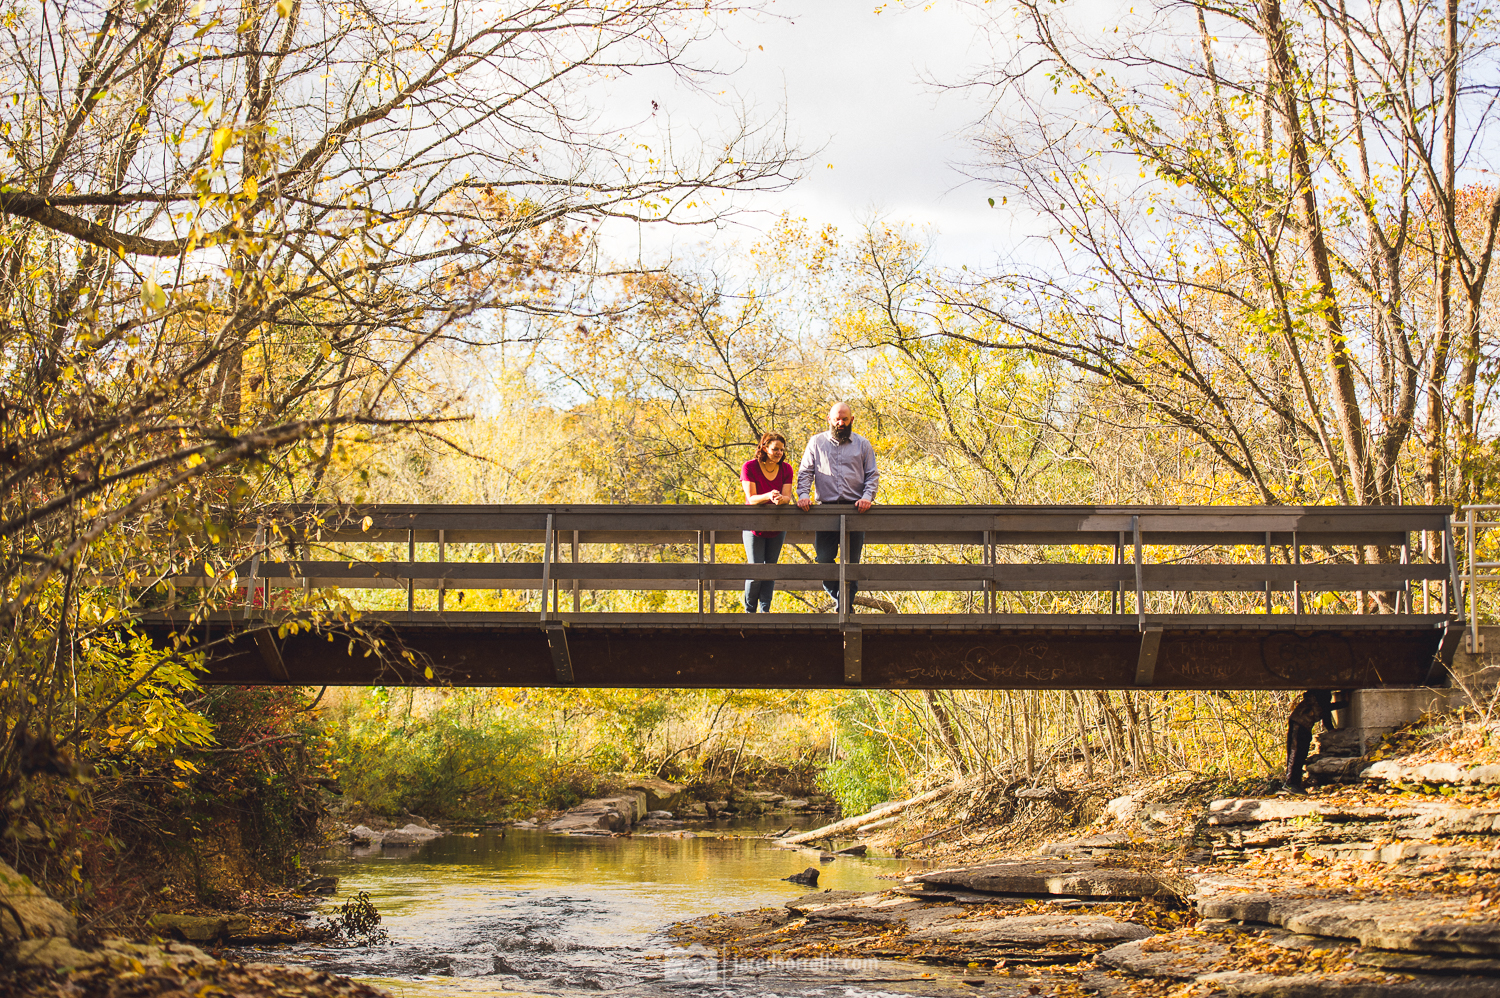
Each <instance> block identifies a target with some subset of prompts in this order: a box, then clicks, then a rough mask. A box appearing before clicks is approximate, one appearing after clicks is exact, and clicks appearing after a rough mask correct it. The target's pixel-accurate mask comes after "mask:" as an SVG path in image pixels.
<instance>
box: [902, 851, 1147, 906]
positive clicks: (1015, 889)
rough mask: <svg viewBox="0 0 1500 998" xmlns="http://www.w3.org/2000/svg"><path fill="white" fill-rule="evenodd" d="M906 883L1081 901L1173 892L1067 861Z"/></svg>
mask: <svg viewBox="0 0 1500 998" xmlns="http://www.w3.org/2000/svg"><path fill="white" fill-rule="evenodd" d="M906 882H907V883H908V884H912V883H920V884H926V885H928V886H929V887H931V886H936V887H938V888H945V887H957V888H961V889H964V890H971V891H982V892H985V893H989V894H1066V895H1068V896H1070V897H1078V898H1097V897H1128V898H1141V897H1155V896H1157V895H1161V894H1170V893H1172V892H1171V891H1170V890H1168V889H1167V887H1166V886H1165V885H1164V884H1162V882H1161V881H1160V880H1158V879H1157V878H1155V877H1153V876H1152V875H1151V874H1149V873H1142V872H1140V871H1138V870H1130V869H1126V868H1124V867H1108V866H1095V865H1094V864H1092V863H1086V862H1073V861H1067V860H1052V861H1046V860H1043V861H1037V862H1020V863H988V864H985V865H983V866H966V867H961V868H959V869H955V870H934V871H931V872H928V873H919V874H917V875H916V876H912V877H907V878H906Z"/></svg>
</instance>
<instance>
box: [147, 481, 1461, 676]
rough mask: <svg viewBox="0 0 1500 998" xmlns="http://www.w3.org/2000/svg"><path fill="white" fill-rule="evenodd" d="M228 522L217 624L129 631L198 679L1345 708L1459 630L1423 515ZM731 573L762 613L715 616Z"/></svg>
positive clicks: (342, 513) (1197, 510) (596, 510)
mask: <svg viewBox="0 0 1500 998" xmlns="http://www.w3.org/2000/svg"><path fill="white" fill-rule="evenodd" d="M235 530H237V531H238V536H239V537H240V538H241V540H242V541H248V542H249V543H248V545H246V547H248V549H249V550H250V551H251V554H250V557H249V558H247V559H245V560H242V561H240V562H239V563H238V564H236V565H235V566H234V567H233V577H232V580H231V581H230V582H229V583H228V585H231V586H232V587H233V592H234V593H235V594H236V598H235V599H234V600H233V601H232V602H233V605H228V606H225V605H224V602H223V601H222V600H220V601H219V602H217V603H216V602H214V601H213V600H212V599H208V598H205V596H204V594H205V593H207V592H209V591H211V589H212V587H214V586H218V587H220V588H219V592H220V593H221V594H222V593H223V592H224V591H225V589H224V587H225V586H226V581H225V576H226V573H225V572H223V571H222V570H221V571H219V572H217V573H213V574H210V573H209V572H207V571H206V570H200V571H199V572H198V573H197V574H185V575H180V576H177V577H174V578H173V579H171V580H169V581H170V590H171V592H172V599H171V601H170V602H169V603H167V604H165V605H162V606H160V607H158V608H157V609H155V610H153V611H152V612H151V613H149V614H148V615H147V616H146V619H145V622H144V626H145V628H146V630H147V632H148V633H149V634H150V635H151V636H152V638H153V639H154V640H156V641H158V642H161V643H166V642H170V641H174V640H176V641H177V642H179V646H185V647H190V648H197V649H200V650H202V651H203V652H204V653H205V654H206V656H207V662H208V667H209V673H208V675H207V677H206V678H205V681H206V682H209V683H219V684H276V683H282V684H288V683H289V684H297V685H325V684H329V685H340V684H343V685H369V684H386V685H389V684H414V685H420V684H427V685H431V684H451V685H463V686H538V687H540V686H587V687H684V688H691V687H700V688H721V687H762V688H804V689H813V688H833V687H844V686H855V687H867V688H889V689H924V688H941V689H1069V688H1075V689H1109V688H1115V689H1119V688H1150V689H1216V690H1230V689H1298V690H1306V689H1351V688H1371V687H1381V686H1411V685H1425V684H1430V683H1435V682H1439V681H1441V677H1442V671H1443V667H1444V666H1445V665H1446V664H1448V663H1449V662H1451V659H1452V655H1453V652H1454V649H1455V648H1456V646H1457V644H1458V642H1459V641H1460V640H1462V637H1463V622H1462V620H1461V608H1462V602H1463V601H1462V588H1461V587H1462V580H1461V578H1460V571H1459V567H1458V561H1457V558H1456V557H1455V553H1454V543H1453V529H1452V510H1451V508H1450V507H1446V506H1443V507H1437V506H1420V507H1418V506H1407V507H1329V506H1316V507H1280V506H1275V507H1273V506H1256V507H1246V506H1209V507H1187V506H1110V507H1105V506H1052V507H1034V506H1027V507H1018V506H883V507H882V506H877V507H874V508H872V509H870V510H869V511H867V512H863V513H861V512H857V511H856V510H855V509H854V508H853V507H845V506H814V507H813V508H812V509H811V510H808V511H806V512H803V511H801V510H799V509H797V508H796V507H795V506H787V507H746V506H689V505H674V506H603V505H588V506H582V505H577V506H568V505H552V506H541V505H537V506H441V505H370V506H339V507H327V506H280V507H275V508H270V509H264V510H260V511H258V512H257V516H256V517H255V518H254V519H252V520H250V521H247V522H243V523H242V524H241V525H240V526H238V527H236V528H235ZM746 530H776V531H782V530H784V531H786V533H787V537H786V546H785V548H784V549H783V552H782V555H781V561H780V563H779V564H774V565H746V564H744V563H743V560H744V547H743V543H742V532H743V531H746ZM817 531H831V532H836V533H837V534H839V535H840V536H842V537H847V536H848V535H849V534H850V533H853V532H861V533H863V535H864V542H865V546H864V555H863V560H862V563H860V564H851V563H849V562H848V561H847V560H843V559H842V557H841V560H840V561H838V562H837V563H832V564H817V563H815V562H814V560H813V554H812V541H813V537H814V533H815V532H817ZM847 548H848V545H847V544H844V545H841V547H840V551H841V552H843V551H846V550H847ZM746 579H763V580H774V581H775V583H776V588H777V595H776V604H775V609H776V610H777V611H778V612H773V613H768V614H747V613H744V612H743V611H742V610H741V600H740V591H741V590H742V588H743V586H744V584H745V580H746ZM824 580H835V581H838V582H840V583H845V584H847V583H850V582H856V583H857V584H858V587H859V591H860V593H861V596H862V597H863V596H864V595H865V594H868V595H869V596H871V597H875V599H873V600H869V601H866V600H864V599H861V600H860V603H865V602H868V603H869V605H860V603H856V604H854V605H851V604H850V603H849V601H848V599H847V592H848V590H847V587H846V588H843V589H841V593H842V594H843V595H844V597H845V598H843V599H841V600H840V602H839V603H838V604H836V605H835V604H834V603H833V601H832V600H830V599H828V597H827V596H825V595H824V592H823V582H824ZM293 607H295V609H294V608H293ZM309 607H323V609H322V610H317V609H313V610H309V609H308V608H309ZM210 608H212V609H210ZM351 608H352V609H353V610H354V611H356V615H355V616H353V617H351V616H350V615H349V611H350V609H351ZM886 611H894V612H886Z"/></svg>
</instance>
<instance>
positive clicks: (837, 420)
mask: <svg viewBox="0 0 1500 998" xmlns="http://www.w3.org/2000/svg"><path fill="white" fill-rule="evenodd" d="M853 429H854V410H853V409H851V408H849V403H848V402H835V403H833V408H831V409H829V410H828V432H829V433H832V434H833V437H834V439H835V440H838V441H840V442H842V441H845V440H848V439H849V435H850V433H852V432H853Z"/></svg>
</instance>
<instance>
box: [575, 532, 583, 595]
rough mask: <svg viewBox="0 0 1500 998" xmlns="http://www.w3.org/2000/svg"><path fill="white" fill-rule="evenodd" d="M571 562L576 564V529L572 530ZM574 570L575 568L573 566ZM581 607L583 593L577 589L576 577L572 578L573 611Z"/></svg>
mask: <svg viewBox="0 0 1500 998" xmlns="http://www.w3.org/2000/svg"><path fill="white" fill-rule="evenodd" d="M573 564H574V565H575V566H576V565H577V564H578V531H576V530H575V531H573ZM574 571H575V572H576V571H577V569H576V567H575V569H574ZM582 609H583V593H582V592H580V591H579V589H578V579H577V577H576V575H575V577H574V579H573V612H574V613H578V612H580V611H581V610H582Z"/></svg>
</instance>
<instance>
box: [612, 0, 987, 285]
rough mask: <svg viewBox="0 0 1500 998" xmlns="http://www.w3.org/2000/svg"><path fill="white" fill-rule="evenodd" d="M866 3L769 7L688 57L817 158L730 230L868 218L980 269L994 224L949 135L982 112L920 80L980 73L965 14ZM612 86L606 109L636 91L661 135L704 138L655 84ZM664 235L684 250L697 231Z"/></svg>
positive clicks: (704, 125) (950, 260) (674, 90)
mask: <svg viewBox="0 0 1500 998" xmlns="http://www.w3.org/2000/svg"><path fill="white" fill-rule="evenodd" d="M876 6H877V0H773V2H772V3H771V4H770V7H769V10H770V11H771V13H772V14H773V15H775V16H773V17H761V18H751V17H748V16H740V17H734V18H730V19H729V20H728V21H727V22H726V24H725V27H726V29H727V30H726V32H725V35H726V37H725V38H723V39H719V40H715V41H712V42H709V43H706V44H705V46H704V48H701V49H699V50H698V55H699V57H700V59H702V58H703V57H704V56H713V57H717V59H718V62H719V65H720V66H721V67H723V68H725V69H730V68H734V72H732V73H731V74H729V75H728V76H727V77H725V78H724V80H723V83H724V86H725V88H726V89H727V90H728V91H729V92H730V95H731V97H732V96H733V95H736V94H737V95H738V96H739V97H740V98H742V99H743V100H744V101H745V102H747V103H749V104H751V105H752V106H754V107H755V108H757V109H758V110H759V112H760V113H761V115H762V116H766V115H769V114H772V113H774V111H775V109H776V108H778V107H784V108H785V112H786V117H787V124H788V129H789V132H790V134H791V137H792V138H793V140H794V141H795V142H796V143H797V144H798V146H799V147H800V148H802V149H803V150H805V151H808V152H811V151H813V150H817V149H821V152H818V153H817V154H816V155H815V156H814V158H813V159H812V160H811V161H810V162H809V163H808V166H807V177H806V179H805V180H803V181H802V182H801V183H798V184H797V185H795V186H794V187H793V188H791V189H790V190H788V191H785V192H782V193H779V194H767V195H756V196H754V197H750V198H744V199H742V203H743V204H745V205H746V206H748V207H751V208H753V209H756V211H757V212H758V213H763V214H757V215H752V216H749V217H746V218H743V219H742V223H743V224H745V225H747V226H752V227H753V226H760V227H763V226H765V225H767V224H768V223H769V222H770V220H771V219H772V218H773V217H774V216H775V215H776V214H779V213H780V212H782V211H789V212H791V213H793V214H794V215H798V216H804V217H806V218H807V219H808V220H809V221H810V222H812V223H814V225H820V224H822V223H825V222H832V223H834V224H835V225H838V226H839V227H840V228H841V229H844V230H846V231H847V230H849V229H852V228H853V227H854V226H856V225H858V223H859V221H860V220H861V219H862V218H865V217H867V216H868V215H869V214H870V213H871V212H872V211H873V212H879V213H881V214H884V215H885V216H887V217H889V218H891V219H892V220H897V221H905V222H910V223H913V224H915V225H917V226H919V227H920V226H925V225H932V226H934V227H935V228H936V229H938V230H939V234H938V241H937V245H936V254H935V259H936V260H937V261H939V262H942V263H946V264H951V265H954V266H957V265H959V264H963V263H967V264H970V265H971V266H972V265H974V264H978V263H983V262H988V261H990V260H993V259H994V257H995V255H996V253H997V252H1003V251H1004V245H1003V242H1004V238H1005V233H1004V226H1003V224H1002V223H1003V221H1004V219H1005V216H1004V214H1003V213H1002V212H1000V211H994V210H991V209H990V208H989V207H988V205H987V204H986V203H985V198H986V197H987V196H988V195H987V192H986V191H985V190H984V189H983V188H982V187H980V186H979V185H976V184H973V183H966V182H965V178H964V177H963V175H962V174H961V173H960V172H958V171H957V170H956V169H954V165H955V164H957V163H960V162H962V161H964V160H966V159H969V158H971V157H972V155H973V152H972V149H971V148H970V146H969V145H968V144H967V143H966V142H965V140H964V138H963V134H962V133H963V132H964V131H965V130H966V129H968V128H969V127H970V126H971V125H972V124H973V122H974V121H975V120H976V119H977V118H978V117H979V116H980V114H981V113H982V107H981V106H980V105H979V104H977V103H975V102H974V101H973V100H972V99H970V98H966V97H963V96H960V95H956V94H953V93H947V94H942V93H938V92H937V91H935V90H934V88H933V87H932V86H930V85H929V84H927V83H925V82H924V80H925V79H927V78H931V77H937V78H940V79H954V78H956V77H957V76H959V75H960V74H961V73H962V72H964V71H965V70H966V69H970V68H972V67H974V66H976V65H978V64H981V63H983V62H985V61H986V60H987V58H988V53H987V51H986V50H985V48H984V47H983V41H982V36H979V38H976V36H975V32H974V29H973V25H972V24H971V22H970V19H969V17H970V15H968V14H967V13H965V12H963V11H961V10H958V9H956V6H955V5H949V4H943V3H939V4H937V5H935V6H933V7H932V8H931V9H929V10H922V9H920V8H917V9H908V8H905V7H902V6H900V5H899V4H890V5H888V6H887V7H886V9H885V10H884V11H883V12H882V13H878V14H877V13H876V12H875V8H876ZM736 67H737V68H736ZM613 86H614V93H613V94H612V95H611V97H612V100H611V103H614V102H615V101H631V102H633V101H635V100H637V99H640V100H642V102H645V100H646V98H647V95H648V94H649V99H650V100H655V101H657V102H658V104H659V105H660V107H661V110H662V113H663V114H665V115H667V116H668V117H669V119H670V121H671V125H672V128H673V130H674V131H678V132H681V131H684V130H697V129H703V130H704V131H705V132H710V133H711V132H712V125H711V123H710V122H709V121H707V120H705V119H706V118H707V117H709V116H711V115H712V114H713V113H714V109H713V108H712V106H711V105H709V104H708V102H707V101H706V100H704V99H703V98H701V97H697V96H695V95H693V94H691V93H690V92H688V91H687V90H685V89H683V88H681V87H679V86H676V85H674V84H673V83H672V81H671V80H670V79H669V78H667V77H666V76H665V74H663V75H661V76H654V77H653V76H650V75H645V74H642V75H639V76H637V77H636V78H633V79H631V80H628V81H617V82H616V83H615V84H614V85H613ZM622 110H623V108H622ZM743 236H744V237H752V236H753V232H744V233H743ZM676 238H677V239H678V240H679V241H680V242H692V241H694V240H698V239H701V238H703V234H702V233H698V234H694V233H679V234H678V235H677V237H676ZM746 241H749V240H748V238H746Z"/></svg>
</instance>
